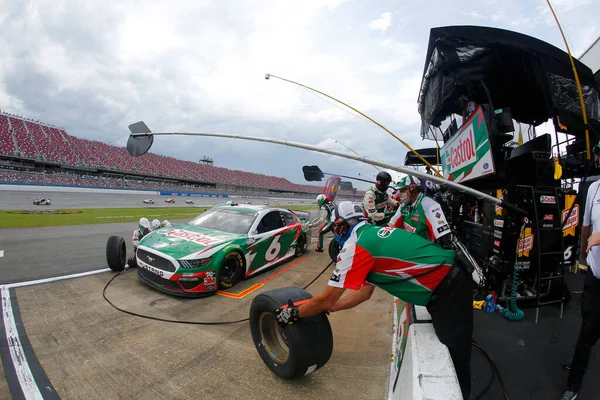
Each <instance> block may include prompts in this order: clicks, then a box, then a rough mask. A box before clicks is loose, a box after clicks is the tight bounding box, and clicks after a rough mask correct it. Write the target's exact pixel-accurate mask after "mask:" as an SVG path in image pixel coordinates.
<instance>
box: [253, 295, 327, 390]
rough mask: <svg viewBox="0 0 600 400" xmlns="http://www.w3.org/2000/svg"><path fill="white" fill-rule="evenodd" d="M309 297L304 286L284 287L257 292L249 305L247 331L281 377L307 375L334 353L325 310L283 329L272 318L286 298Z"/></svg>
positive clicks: (295, 299)
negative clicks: (250, 332) (248, 326)
mask: <svg viewBox="0 0 600 400" xmlns="http://www.w3.org/2000/svg"><path fill="white" fill-rule="evenodd" d="M310 298H312V295H311V294H310V293H308V292H307V291H306V290H304V289H301V288H296V287H286V288H281V289H275V290H269V291H268V292H265V293H261V294H259V295H258V296H256V297H255V298H254V300H253V301H252V305H251V306H250V330H251V331H252V339H253V340H254V345H255V346H256V350H257V351H258V354H259V355H260V357H261V358H262V360H263V361H264V363H265V364H266V365H267V367H269V369H270V370H271V371H273V373H275V375H277V376H279V377H280V378H283V379H297V378H301V377H303V376H304V375H308V374H310V373H312V372H314V371H316V370H318V369H319V368H321V367H322V366H323V365H325V364H326V363H327V361H329V358H330V357H331V353H332V352H333V334H332V332H331V326H330V325H329V320H328V319H327V315H326V314H325V313H322V314H319V315H315V316H313V317H308V318H302V319H301V320H300V321H297V322H295V323H293V324H291V325H287V326H285V327H283V328H281V327H280V326H279V323H278V322H277V319H276V318H275V310H276V309H278V308H280V307H281V306H283V305H286V304H288V300H290V299H291V300H292V301H293V302H294V303H295V304H297V303H298V302H301V301H302V300H307V299H310Z"/></svg>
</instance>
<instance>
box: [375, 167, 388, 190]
mask: <svg viewBox="0 0 600 400" xmlns="http://www.w3.org/2000/svg"><path fill="white" fill-rule="evenodd" d="M375 179H376V180H377V183H376V184H375V187H376V188H377V189H378V190H379V191H380V192H385V191H386V190H387V188H388V186H390V183H391V182H392V176H391V175H390V174H388V173H387V172H385V171H380V172H379V173H378V174H377V177H376V178H375Z"/></svg>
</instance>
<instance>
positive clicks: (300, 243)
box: [294, 233, 306, 257]
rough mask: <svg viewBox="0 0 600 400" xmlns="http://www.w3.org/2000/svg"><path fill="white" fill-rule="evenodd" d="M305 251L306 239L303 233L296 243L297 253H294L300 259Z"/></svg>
mask: <svg viewBox="0 0 600 400" xmlns="http://www.w3.org/2000/svg"><path fill="white" fill-rule="evenodd" d="M305 251H306V237H305V236H304V233H301V234H300V236H298V240H297V241H296V251H295V252H294V255H295V256H296V257H300V256H301V255H302V254H304V252H305Z"/></svg>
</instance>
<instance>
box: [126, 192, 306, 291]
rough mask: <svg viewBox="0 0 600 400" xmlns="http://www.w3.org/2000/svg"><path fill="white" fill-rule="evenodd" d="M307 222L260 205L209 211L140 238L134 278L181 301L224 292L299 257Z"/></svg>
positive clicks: (294, 215) (302, 251) (225, 205)
mask: <svg viewBox="0 0 600 400" xmlns="http://www.w3.org/2000/svg"><path fill="white" fill-rule="evenodd" d="M299 215H300V216H301V217H302V219H301V218H300V217H299ZM308 217H309V215H308V213H306V214H303V213H299V214H296V213H294V212H292V211H290V210H285V209H279V208H272V207H265V206H256V205H255V206H249V205H239V204H237V203H231V204H222V205H218V206H215V207H213V208H211V209H209V210H207V211H205V212H204V213H202V214H200V215H199V216H198V217H196V218H195V219H193V220H192V221H190V222H189V223H187V224H183V225H177V226H172V227H165V228H162V229H159V230H157V231H154V232H152V233H150V234H148V235H147V236H144V238H143V239H142V240H141V241H140V242H139V246H138V250H137V253H136V261H137V265H138V269H137V274H138V278H139V280H140V281H141V282H142V283H144V284H146V285H149V286H151V287H153V288H155V289H158V290H160V291H163V292H166V293H170V294H173V295H179V296H185V297H202V296H206V295H210V294H214V293H215V292H216V291H217V290H223V289H229V288H231V287H233V286H234V285H235V284H236V283H238V282H239V281H240V280H242V279H244V278H247V277H251V276H254V275H255V274H257V273H259V272H261V271H263V270H265V269H267V268H269V267H271V266H273V265H275V264H279V263H281V262H283V261H286V260H289V259H291V258H293V257H295V256H300V255H301V254H303V253H304V251H305V250H306V248H307V246H308V245H309V244H310V240H311V232H310V226H309V225H310V224H309V221H308Z"/></svg>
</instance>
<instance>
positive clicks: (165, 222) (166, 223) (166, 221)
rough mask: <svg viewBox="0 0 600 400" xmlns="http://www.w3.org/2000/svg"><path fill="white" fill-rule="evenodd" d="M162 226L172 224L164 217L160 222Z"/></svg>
mask: <svg viewBox="0 0 600 400" xmlns="http://www.w3.org/2000/svg"><path fill="white" fill-rule="evenodd" d="M162 226H163V228H164V227H165V226H173V224H172V223H171V222H170V221H169V220H168V219H165V220H164V221H163V222H162Z"/></svg>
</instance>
